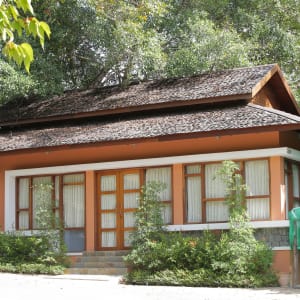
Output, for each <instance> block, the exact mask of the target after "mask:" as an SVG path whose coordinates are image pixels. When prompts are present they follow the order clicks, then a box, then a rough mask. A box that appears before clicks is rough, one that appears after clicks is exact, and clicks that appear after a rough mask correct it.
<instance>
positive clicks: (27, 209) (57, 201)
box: [16, 174, 85, 252]
mask: <svg viewBox="0 0 300 300" xmlns="http://www.w3.org/2000/svg"><path fill="white" fill-rule="evenodd" d="M84 180H85V177H84V174H66V175H56V176H28V177H20V178H17V203H16V207H17V210H16V227H17V229H18V230H32V229H39V228H40V226H39V224H38V220H39V217H38V212H39V208H40V207H41V206H43V205H44V203H47V202H48V204H49V203H50V205H51V202H52V207H53V212H54V213H55V215H56V216H57V217H58V218H59V219H60V220H61V221H62V223H63V224H64V228H65V242H66V244H67V247H68V251H69V252H74V251H82V250H84V248H85V238H84V236H85V234H84V227H85V187H84Z"/></svg>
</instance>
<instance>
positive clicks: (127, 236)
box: [124, 231, 132, 247]
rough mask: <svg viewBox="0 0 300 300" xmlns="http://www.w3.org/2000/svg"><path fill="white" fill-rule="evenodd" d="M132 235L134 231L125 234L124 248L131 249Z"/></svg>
mask: <svg viewBox="0 0 300 300" xmlns="http://www.w3.org/2000/svg"><path fill="white" fill-rule="evenodd" d="M131 233H132V231H125V232H124V247H131Z"/></svg>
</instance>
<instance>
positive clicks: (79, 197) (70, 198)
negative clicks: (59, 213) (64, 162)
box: [63, 174, 85, 228]
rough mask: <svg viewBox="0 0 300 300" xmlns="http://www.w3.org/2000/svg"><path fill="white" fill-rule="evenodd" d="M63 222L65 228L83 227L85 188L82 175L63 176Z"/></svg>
mask: <svg viewBox="0 0 300 300" xmlns="http://www.w3.org/2000/svg"><path fill="white" fill-rule="evenodd" d="M63 183H64V186H63V202H64V222H65V227H66V228H80V227H84V223H85V217H84V215H85V203H84V202H85V201H84V199H85V196H84V193H85V189H84V175H83V174H72V175H65V176H64V177H63Z"/></svg>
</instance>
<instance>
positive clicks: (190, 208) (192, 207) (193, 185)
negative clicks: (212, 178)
mask: <svg viewBox="0 0 300 300" xmlns="http://www.w3.org/2000/svg"><path fill="white" fill-rule="evenodd" d="M186 186H187V203H186V205H187V222H201V220H202V217H201V216H202V213H201V177H200V176H195V177H187V180H186Z"/></svg>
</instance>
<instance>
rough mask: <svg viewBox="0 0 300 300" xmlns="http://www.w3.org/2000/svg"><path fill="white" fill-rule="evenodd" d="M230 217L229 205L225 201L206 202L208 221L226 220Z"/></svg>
mask: <svg viewBox="0 0 300 300" xmlns="http://www.w3.org/2000/svg"><path fill="white" fill-rule="evenodd" d="M228 219H229V211H228V206H227V205H226V203H225V202H224V201H207V202H206V222H224V221H228Z"/></svg>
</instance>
